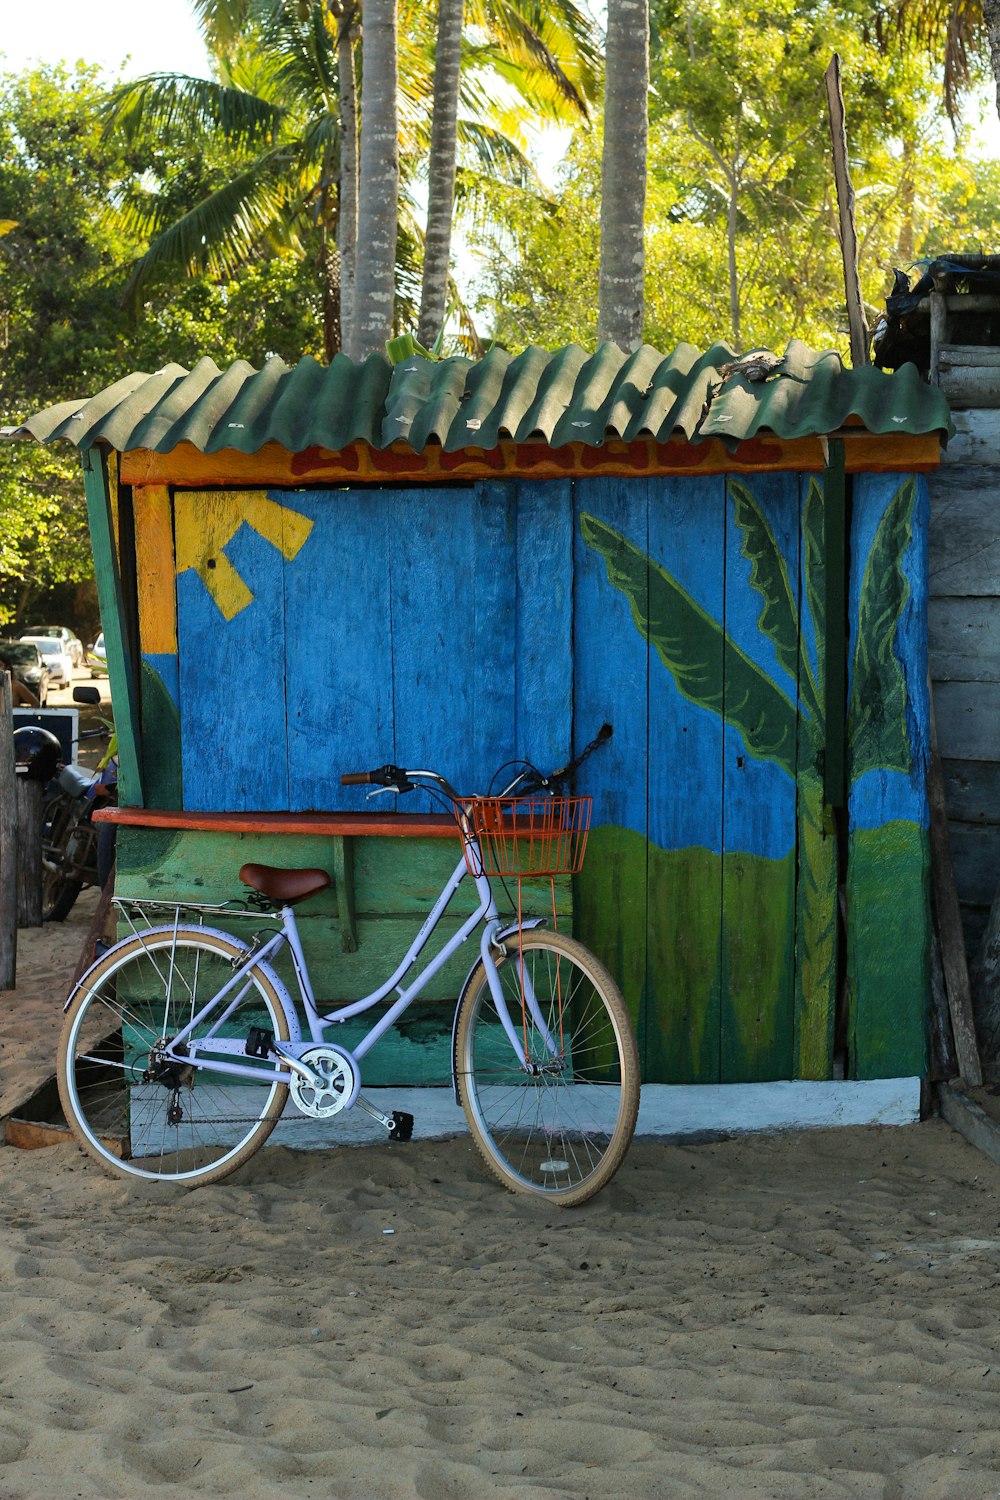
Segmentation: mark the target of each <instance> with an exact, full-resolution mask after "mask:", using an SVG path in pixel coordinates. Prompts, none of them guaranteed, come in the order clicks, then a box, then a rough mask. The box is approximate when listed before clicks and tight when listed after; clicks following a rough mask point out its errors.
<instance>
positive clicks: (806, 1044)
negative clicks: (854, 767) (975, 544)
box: [793, 443, 847, 1079]
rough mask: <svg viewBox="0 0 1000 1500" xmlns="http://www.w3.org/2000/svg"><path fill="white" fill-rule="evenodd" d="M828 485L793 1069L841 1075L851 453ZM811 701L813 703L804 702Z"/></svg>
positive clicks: (814, 589)
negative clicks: (837, 1046) (847, 466)
mask: <svg viewBox="0 0 1000 1500" xmlns="http://www.w3.org/2000/svg"><path fill="white" fill-rule="evenodd" d="M837 446H838V445H836V444H834V443H831V445H830V450H831V460H832V464H831V471H830V472H829V473H828V475H827V476H825V482H824V484H823V486H822V487H820V485H819V484H818V482H817V481H816V480H814V479H809V480H803V481H801V483H800V498H799V514H800V528H801V530H800V543H799V554H800V576H799V578H798V579H797V580H796V585H797V591H798V600H799V622H800V629H799V723H798V744H797V750H796V771H795V776H796V809H797V825H798V826H797V840H798V847H797V857H796V877H795V1020H794V1047H793V1058H794V1062H793V1073H794V1076H795V1077H796V1078H812V1079H825V1078H830V1077H831V1076H832V1072H833V1060H834V1057H833V1054H834V1042H835V1032H836V1018H837V993H838V978H839V976H838V964H837V958H838V927H839V902H838V878H839V861H838V831H839V830H838V823H837V819H836V816H835V814H834V811H833V808H834V807H835V806H839V807H842V806H843V804H844V800H845V798H846V732H847V701H846V700H847V694H846V665H847V664H846V629H845V622H846V616H847V597H846V587H847V576H846V536H845V492H844V491H845V486H844V478H843V467H842V461H841V462H838V459H840V460H842V454H839V453H838V451H837ZM803 697H804V698H805V702H803V701H802V700H803Z"/></svg>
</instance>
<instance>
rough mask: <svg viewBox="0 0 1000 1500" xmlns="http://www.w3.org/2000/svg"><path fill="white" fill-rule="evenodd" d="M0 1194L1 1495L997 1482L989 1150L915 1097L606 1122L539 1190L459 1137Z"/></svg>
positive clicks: (630, 1492) (992, 1486) (46, 1161)
mask: <svg viewBox="0 0 1000 1500" xmlns="http://www.w3.org/2000/svg"><path fill="white" fill-rule="evenodd" d="M83 915H85V912H84V913H82V914H81V921H82V916H83ZM64 931H67V930H64ZM62 941H65V943H66V946H67V949H69V948H71V947H72V941H71V938H70V937H69V936H65V937H64V939H62ZM73 957H74V958H75V954H74V955H73ZM43 967H44V966H43ZM51 967H52V966H51V965H50V968H51ZM56 967H58V965H56ZM25 975H26V978H25V982H24V984H23V985H19V990H20V992H21V998H20V1000H18V998H17V996H18V992H14V995H13V996H12V995H10V994H8V995H5V996H2V997H0V1044H2V1045H0V1087H2V1088H3V1089H4V1090H6V1093H7V1097H10V1096H11V1095H10V1091H11V1089H15V1091H16V1083H17V1076H18V1067H19V1066H20V1065H21V1064H19V1062H18V1058H19V1056H21V1055H23V1057H24V1058H25V1059H27V1060H26V1061H24V1063H23V1066H24V1067H30V1069H35V1070H37V1069H39V1068H42V1067H43V1065H44V1057H43V1055H42V1054H43V1053H44V1046H43V1044H42V1040H41V1039H40V1037H38V1036H34V1035H32V1037H29V1038H27V1040H26V1041H25V1044H24V1045H22V1046H20V1048H19V1045H18V1040H17V1035H16V1033H17V1031H18V1026H17V1025H15V1024H14V1023H15V1020H17V1021H18V1023H19V1025H20V1030H21V1032H22V1033H23V1032H24V1030H25V1026H26V1022H27V1018H28V1017H29V1015H30V1013H31V1012H30V1006H32V1005H35V1004H37V1005H40V1006H42V1007H44V1006H45V1005H46V1004H47V1005H48V1006H49V1007H50V1008H51V1007H56V1008H57V1007H58V990H59V985H58V982H57V977H56V976H55V975H54V974H51V973H50V976H49V979H48V981H47V982H46V986H42V985H39V986H37V987H36V989H35V991H34V992H33V993H34V998H33V999H31V998H30V997H29V994H28V991H29V990H30V988H31V986H30V983H29V981H30V977H31V971H30V965H29V964H28V962H27V960H26V967H25ZM46 987H47V989H48V995H47V998H46V996H45V995H44V994H43V989H45V988H46ZM15 1006H19V1007H20V1009H19V1010H15V1009H14V1007H15ZM56 1020H57V1018H53V1025H54V1024H55V1021H56ZM22 1040H24V1039H23V1037H22ZM46 1045H47V1044H46ZM4 1059H6V1061H4ZM4 1070H6V1071H4ZM12 1080H13V1082H12ZM0 1195H2V1202H3V1213H2V1221H0V1500H29V1497H30V1500H72V1497H84V1496H86V1497H95V1496H96V1497H107V1500H111V1497H116V1500H117V1497H123V1500H124V1497H128V1500H131V1497H152V1496H154V1495H155V1496H157V1497H163V1500H174V1497H186V1496H201V1495H205V1496H223V1495H226V1496H228V1495H232V1496H240V1497H247V1500H256V1497H261V1500H270V1497H285V1496H288V1497H296V1500H297V1497H307V1496H317V1497H324V1500H410V1497H421V1500H448V1497H456V1500H542V1497H555V1496H559V1497H566V1496H569V1497H572V1500H625V1497H650V1500H652V1497H656V1500H661V1497H662V1500H667V1497H670V1500H674V1497H688V1496H691V1497H694V1496H699V1497H711V1500H719V1497H739V1500H781V1497H795V1500H814V1497H822V1500H827V1497H834V1496H836V1497H841V1496H845V1497H847V1496H849V1497H864V1500H986V1497H990V1496H997V1495H1000V1320H998V1313H1000V1295H998V1288H1000V1168H998V1167H997V1166H996V1165H994V1164H993V1163H992V1162H991V1161H989V1160H988V1159H987V1158H986V1157H984V1156H982V1155H981V1154H979V1153H978V1152H977V1151H976V1150H975V1149H974V1148H973V1147H971V1146H969V1145H968V1144H967V1143H966V1142H965V1141H964V1140H963V1139H962V1138H960V1137H959V1136H958V1135H956V1134H954V1133H953V1132H952V1131H951V1130H950V1129H949V1127H948V1126H946V1125H945V1124H943V1123H942V1122H940V1121H936V1120H932V1121H929V1122H926V1123H924V1124H922V1125H918V1126H908V1127H901V1128H894V1129H890V1128H881V1129H876V1128H872V1129H849V1130H847V1129H845V1130H840V1131H813V1132H805V1133H801V1134H797V1135H788V1136H773V1137H767V1138H761V1137H753V1138H747V1137H744V1138H740V1139H731V1140H726V1141H715V1142H694V1141H690V1142H688V1143H686V1144H678V1143H676V1142H675V1143H667V1142H662V1141H661V1142H637V1143H636V1144H635V1146H634V1147H633V1150H632V1152H631V1153H630V1155H629V1157H628V1158H627V1160H626V1162H625V1164H624V1166H623V1168H622V1170H621V1172H620V1173H619V1175H618V1177H617V1178H616V1179H615V1181H614V1182H613V1183H612V1184H611V1186H610V1187H609V1188H607V1189H606V1190H605V1192H604V1193H602V1194H601V1195H600V1196H599V1197H598V1198H597V1199H595V1200H594V1201H593V1202H592V1203H590V1204H589V1205H586V1206H585V1207H583V1208H582V1209H577V1210H571V1211H568V1212H558V1211H556V1210H554V1209H552V1208H551V1207H550V1206H548V1205H546V1204H544V1203H537V1202H534V1201H532V1200H527V1199H519V1198H515V1197H513V1196H510V1195H509V1194H507V1193H505V1192H504V1190H503V1189H502V1188H500V1187H499V1186H497V1185H496V1184H495V1183H494V1182H493V1180H492V1178H490V1177H489V1175H488V1174H487V1172H486V1170H485V1168H484V1167H483V1166H482V1165H481V1163H480V1161H479V1158H478V1156H477V1155H476V1153H475V1150H474V1148H473V1147H472V1145H471V1143H470V1141H469V1140H468V1139H457V1140H452V1141H446V1142H435V1143H417V1144H414V1143H410V1144H408V1145H389V1144H386V1145H381V1146H378V1147H360V1148H342V1149H340V1150H336V1149H333V1150H330V1151H322V1152H309V1153H296V1152H292V1151H289V1150H287V1149H285V1148H275V1149H273V1150H268V1151H265V1152H263V1153H261V1154H260V1155H259V1156H257V1157H256V1158H255V1159H254V1160H253V1161H252V1162H250V1163H249V1164H248V1166H247V1167H245V1168H244V1169H243V1170H242V1171H241V1172H240V1173H239V1174H237V1175H236V1176H234V1177H233V1178H232V1179H230V1180H229V1181H228V1182H225V1183H222V1184H220V1185H217V1186H214V1187H208V1188H202V1189H200V1190H198V1191H197V1192H194V1193H185V1192H176V1191H167V1192H164V1191H163V1190H161V1189H156V1188H154V1187H153V1186H146V1185H138V1186H135V1185H130V1184H127V1183H124V1182H118V1181H114V1180H111V1179H109V1178H106V1177H104V1176H103V1175H102V1173H101V1172H100V1170H99V1169H98V1168H97V1167H96V1166H92V1165H90V1164H89V1163H88V1162H87V1161H86V1160H85V1158H84V1157H83V1156H82V1155H81V1154H80V1153H79V1152H78V1151H77V1149H76V1148H75V1146H72V1145H68V1146H60V1147H55V1148H52V1149H47V1150H38V1151H18V1150H14V1149H12V1148H9V1147H8V1148H4V1149H0Z"/></svg>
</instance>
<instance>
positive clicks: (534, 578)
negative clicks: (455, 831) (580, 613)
mask: <svg viewBox="0 0 1000 1500" xmlns="http://www.w3.org/2000/svg"><path fill="white" fill-rule="evenodd" d="M516 519H517V618H516V636H515V653H516V661H515V675H516V695H515V704H514V712H515V716H516V733H515V753H516V754H517V755H523V756H527V758H528V759H529V760H530V761H532V763H533V764H534V765H537V766H538V767H539V769H541V770H555V769H557V767H559V766H564V765H565V764H566V763H567V761H568V760H569V759H570V757H571V755H572V736H573V487H572V485H571V483H570V481H569V480H568V479H564V480H547V481H544V482H535V481H530V480H523V481H522V482H521V483H520V484H519V485H518V486H517V517H516ZM599 727H600V726H599V725H595V726H594V732H595V733H596V731H597V729H598V728H599ZM581 729H584V726H581ZM584 732H585V730H584Z"/></svg>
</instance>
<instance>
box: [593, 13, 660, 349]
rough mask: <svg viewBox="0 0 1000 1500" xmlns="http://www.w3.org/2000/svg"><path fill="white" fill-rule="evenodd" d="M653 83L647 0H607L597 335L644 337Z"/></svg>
mask: <svg viewBox="0 0 1000 1500" xmlns="http://www.w3.org/2000/svg"><path fill="white" fill-rule="evenodd" d="M648 90H649V3H648V0H608V34H607V49H606V53H605V84H604V154H603V157H602V159H601V263H600V271H599V273H598V294H597V295H598V301H597V337H598V339H599V340H601V341H603V340H609V341H610V342H612V343H615V344H617V345H618V346H619V348H621V349H625V350H632V349H637V348H638V347H639V345H640V344H641V343H642V321H643V301H644V287H643V268H644V263H645V252H644V249H643V223H644V218H645V207H646V141H647V136H648V111H647V94H648Z"/></svg>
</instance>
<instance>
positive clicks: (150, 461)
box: [122, 427, 941, 489]
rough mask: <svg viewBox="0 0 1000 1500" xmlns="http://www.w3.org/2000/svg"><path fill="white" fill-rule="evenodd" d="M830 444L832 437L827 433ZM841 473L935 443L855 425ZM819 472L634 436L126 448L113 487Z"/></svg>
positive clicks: (816, 454) (921, 467) (765, 444)
mask: <svg viewBox="0 0 1000 1500" xmlns="http://www.w3.org/2000/svg"><path fill="white" fill-rule="evenodd" d="M837 435H838V436H840V435H841V434H837ZM842 436H843V438H844V444H845V455H846V463H847V471H848V473H849V474H850V473H868V472H876V471H879V470H885V471H892V472H896V471H899V470H905V471H909V472H917V471H926V470H931V469H936V468H937V466H938V464H939V463H940V462H941V440H940V435H939V434H938V433H936V432H930V433H913V434H911V433H898V432H893V433H871V432H865V431H863V430H861V429H860V428H858V427H853V428H848V429H846V430H845V431H844V432H843V434H842ZM825 467H826V457H825V452H824V439H823V438H821V437H807V438H787V439H781V438H776V437H773V436H771V435H765V434H760V435H758V436H756V437H754V438H752V439H751V440H749V441H748V442H744V443H739V444H738V445H737V447H736V449H735V450H731V449H729V448H727V446H726V445H725V444H724V443H722V442H720V441H719V440H717V439H715V438H712V439H709V440H708V441H707V442H702V443H689V442H687V441H686V440H685V439H684V438H681V437H679V438H674V439H671V440H670V441H668V442H665V443H658V442H656V441H655V440H654V439H652V438H638V439H636V440H635V441H633V442H630V443H623V442H621V441H619V440H618V439H614V438H609V439H608V440H607V441H605V442H604V443H602V444H601V446H600V447H598V448H594V447H589V446H587V445H586V444H584V443H567V444H565V445H564V446H563V447H561V448H550V447H549V445H548V444H547V443H543V442H536V443H513V442H511V441H509V440H506V439H505V440H503V441H501V442H500V443H499V444H498V446H497V447H496V448H494V449H490V450H489V451H486V452H482V451H479V450H477V449H475V448H460V449H457V450H455V451H452V452H447V451H445V450H444V449H442V448H438V447H435V446H429V447H427V448H425V449H423V450H422V451H421V452H420V453H414V451H413V449H412V448H410V446H409V444H407V443H399V444H394V445H393V446H392V447H391V448H388V449H384V450H380V449H375V448H370V447H369V446H368V445H367V444H365V443H357V444H355V445H353V446H352V447H350V448H345V449H344V450H343V451H342V452H339V453H335V452H331V451H330V450H329V449H324V448H315V447H313V448H307V449H305V450H304V451H303V452H301V453H291V452H289V451H288V449H286V448H282V447H281V446H280V445H279V444H278V443H264V444H263V445H262V446H261V448H260V449H259V450H258V451H257V452H256V453H238V452H237V451H236V450H235V449H232V448H226V449H222V450H220V451H219V452H217V453H199V452H198V450H197V449H196V448H194V447H193V446H192V445H191V444H190V443H178V445H177V447H176V448H172V449H171V450H170V451H169V452H168V453H154V452H153V451H152V450H151V449H148V448H136V449H133V450H132V451H131V452H129V453H124V454H123V455H122V479H123V481H124V482H126V483H130V484H170V485H177V486H178V487H180V488H194V489H214V488H219V487H225V488H228V487H235V488H242V487H244V486H246V485H275V486H284V487H291V488H297V487H298V486H300V485H303V484H327V483H336V484H357V483H359V482H360V483H364V482H366V481H372V480H379V479H389V480H392V481H396V482H399V481H404V482H409V481H412V482H414V483H427V484H439V483H440V482H441V480H442V479H449V480H456V479H465V480H476V479H501V478H508V479H514V478H524V479H565V478H572V477H579V478H589V477H595V476H602V475H603V476H605V477H608V478H612V477H616V476H623V475H628V474H632V475H639V474H642V475H658V476H669V475H683V474H691V475H694V474H734V473H736V474H738V473H763V472H765V471H766V472H770V473H798V472H803V471H804V472H811V473H815V474H819V473H822V471H823V469H824V468H825Z"/></svg>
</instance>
